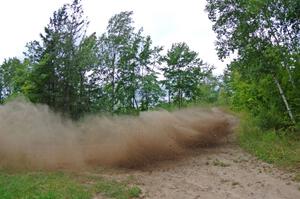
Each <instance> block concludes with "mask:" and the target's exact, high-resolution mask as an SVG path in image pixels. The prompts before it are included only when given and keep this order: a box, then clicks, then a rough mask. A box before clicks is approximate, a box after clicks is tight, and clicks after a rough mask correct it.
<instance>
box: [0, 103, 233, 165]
mask: <svg viewBox="0 0 300 199" xmlns="http://www.w3.org/2000/svg"><path fill="white" fill-rule="evenodd" d="M231 129H232V124H231V122H230V116H228V115H227V114H225V113H222V112H221V111H219V110H218V109H201V108H189V109H183V110H178V111H174V112H167V111H153V112H145V113H141V114H140V116H138V117H131V116H116V117H105V116H90V117H87V118H86V119H85V120H84V121H81V122H78V123H75V122H72V121H71V120H66V119H63V118H62V117H60V116H59V115H57V114H55V113H53V112H51V111H50V110H49V108H48V107H47V106H44V105H33V104H30V103H27V102H21V101H14V102H11V103H8V104H6V105H5V106H0V167H6V168H26V169H58V168H86V167H92V166H98V165H102V166H103V165H104V166H124V167H137V166H144V165H146V164H149V163H151V162H153V161H160V160H166V159H172V158H175V157H178V156H181V155H184V154H185V152H186V151H187V149H191V148H196V147H201V146H207V145H210V144H214V143H217V142H218V141H220V140H221V139H222V138H224V137H225V136H226V135H228V134H229V133H230V132H231Z"/></svg>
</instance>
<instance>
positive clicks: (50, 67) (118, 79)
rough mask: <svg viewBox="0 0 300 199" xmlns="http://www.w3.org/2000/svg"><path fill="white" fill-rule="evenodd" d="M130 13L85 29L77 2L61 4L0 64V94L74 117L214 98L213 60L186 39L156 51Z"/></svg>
mask: <svg viewBox="0 0 300 199" xmlns="http://www.w3.org/2000/svg"><path fill="white" fill-rule="evenodd" d="M132 14H133V13H132V12H121V13H119V14H116V15H114V16H113V17H112V18H111V19H110V20H109V22H108V26H107V29H106V31H105V32H104V33H103V34H101V35H97V34H96V33H93V34H91V35H88V34H87V28H88V24H89V22H88V20H87V18H86V17H85V16H84V11H83V8H82V5H81V2H80V1H79V0H74V1H73V3H72V4H65V5H63V6H62V7H61V8H60V9H59V10H57V11H55V12H54V13H53V16H52V17H51V18H50V22H49V24H48V25H47V26H46V27H45V29H44V32H43V33H41V34H40V39H39V40H35V41H31V42H29V43H28V44H27V45H26V51H25V52H24V56H25V58H24V59H22V60H20V59H18V58H9V59H6V60H5V61H4V63H3V64H2V65H1V67H0V102H1V103H4V102H5V101H7V100H8V99H10V98H12V97H14V96H18V95H23V96H25V97H26V98H28V99H29V100H30V101H32V102H34V103H43V104H47V105H49V106H50V107H51V108H52V109H53V110H54V111H58V112H61V113H62V114H63V115H66V116H70V117H72V118H74V119H78V118H80V117H81V116H83V115H84V114H86V113H98V112H109V113H118V114H120V113H129V114H132V113H138V112H139V111H145V110H148V109H151V108H153V107H156V106H163V105H164V104H167V103H174V104H176V105H177V106H178V107H182V106H184V105H185V104H186V103H188V102H195V103H196V102H199V101H201V102H212V101H215V100H216V99H217V94H218V93H217V86H216V85H217V79H216V78H215V77H214V76H213V75H212V70H213V67H211V66H209V65H208V64H206V63H204V62H203V61H202V60H201V59H199V58H198V54H197V53H196V52H194V51H192V50H191V49H190V48H189V47H188V45H187V44H186V43H174V44H173V45H172V47H171V49H169V50H167V53H166V54H165V55H164V54H163V53H162V50H163V48H162V47H159V46H154V45H153V44H152V40H151V37H150V36H145V35H144V33H143V29H142V28H141V29H136V28H134V26H133V19H132Z"/></svg>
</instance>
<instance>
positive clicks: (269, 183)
mask: <svg viewBox="0 0 300 199" xmlns="http://www.w3.org/2000/svg"><path fill="white" fill-rule="evenodd" d="M192 153H193V154H191V156H189V157H187V158H183V159H181V160H177V161H167V162H163V163H157V164H156V165H152V166H150V167H148V168H144V169H142V170H125V171H124V170H123V171H115V172H111V173H109V174H106V175H107V176H106V177H112V178H115V179H131V180H132V183H133V184H137V185H138V186H139V187H140V188H141V189H142V190H143V195H142V196H141V198H153V199H159V198H170V199H174V198H180V199H181V198H183V199H185V198H186V199H196V198H203V199H218V198H220V199H225V198H230V199H235V198H236V199H248V198H249V199H250V198H251V199H252V198H255V199H298V198H300V184H299V183H296V182H293V181H292V178H293V175H292V174H289V173H286V172H284V171H281V170H279V169H276V168H274V167H273V166H272V165H269V164H266V163H263V162H261V161H259V160H257V159H256V158H255V157H253V156H251V155H249V154H248V153H246V152H244V151H243V150H242V149H240V148H239V147H238V146H237V145H236V144H234V142H233V141H230V142H228V141H227V143H223V144H221V145H219V146H214V147H210V148H205V149H203V148H202V149H198V150H197V151H193V152H192ZM98 198H103V197H101V196H98Z"/></svg>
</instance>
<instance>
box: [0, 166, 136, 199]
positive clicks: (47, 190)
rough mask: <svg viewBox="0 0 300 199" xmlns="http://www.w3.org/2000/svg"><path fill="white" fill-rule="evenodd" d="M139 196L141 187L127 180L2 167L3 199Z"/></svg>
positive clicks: (0, 195)
mask: <svg viewBox="0 0 300 199" xmlns="http://www.w3.org/2000/svg"><path fill="white" fill-rule="evenodd" d="M98 193H101V194H102V195H105V196H107V197H109V198H117V199H129V198H134V197H138V196H139V194H140V193H141V190H140V189H139V188H138V187H136V186H129V185H127V183H126V182H117V181H113V180H107V179H104V178H100V177H99V178H95V177H90V176H84V175H82V176H80V175H74V174H70V173H64V172H29V173H14V174H11V173H8V172H4V171H0V198H1V199H91V198H93V196H95V195H96V194H98Z"/></svg>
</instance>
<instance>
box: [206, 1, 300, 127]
mask: <svg viewBox="0 0 300 199" xmlns="http://www.w3.org/2000/svg"><path fill="white" fill-rule="evenodd" d="M206 9H207V11H208V14H209V18H210V19H211V21H212V22H213V24H214V25H213V30H214V31H215V32H216V34H217V51H218V55H219V57H220V58H221V59H223V58H227V57H230V56H233V57H235V59H234V60H233V61H232V62H231V64H230V65H229V66H228V67H227V70H226V71H225V74H224V78H223V80H224V81H223V85H222V89H221V99H220V100H223V101H225V102H226V103H228V104H230V105H231V106H232V107H233V108H234V109H237V110H246V111H247V112H250V113H251V114H252V115H253V116H254V118H255V119H256V120H257V122H258V124H259V126H260V127H263V128H275V129H281V128H287V127H290V126H294V125H295V124H296V123H297V122H299V121H300V87H299V86H300V1H299V0H298V1H295V0H251V1H250V0H249V1H248V0H228V1H224V0H207V7H206Z"/></svg>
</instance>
